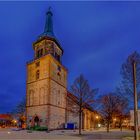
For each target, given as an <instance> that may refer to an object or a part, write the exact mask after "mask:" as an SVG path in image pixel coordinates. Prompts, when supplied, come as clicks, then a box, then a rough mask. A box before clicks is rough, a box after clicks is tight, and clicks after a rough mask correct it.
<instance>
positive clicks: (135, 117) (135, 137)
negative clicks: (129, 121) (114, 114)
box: [132, 61, 139, 140]
mask: <svg viewBox="0 0 140 140" xmlns="http://www.w3.org/2000/svg"><path fill="white" fill-rule="evenodd" d="M132 66H133V90H134V131H135V132H134V140H139V132H138V99H137V88H136V82H137V81H136V62H135V61H133V63H132Z"/></svg>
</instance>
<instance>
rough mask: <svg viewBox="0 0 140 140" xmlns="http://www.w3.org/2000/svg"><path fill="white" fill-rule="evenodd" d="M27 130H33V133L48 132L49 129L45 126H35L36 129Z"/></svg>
mask: <svg viewBox="0 0 140 140" xmlns="http://www.w3.org/2000/svg"><path fill="white" fill-rule="evenodd" d="M27 130H32V131H48V127H45V126H34V127H30V128H29V127H28V128H27Z"/></svg>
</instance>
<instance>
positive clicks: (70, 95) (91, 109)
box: [67, 91, 97, 113]
mask: <svg viewBox="0 0 140 140" xmlns="http://www.w3.org/2000/svg"><path fill="white" fill-rule="evenodd" d="M67 96H68V97H69V98H71V99H72V100H73V101H74V102H75V103H76V104H78V98H77V97H76V96H75V95H74V94H72V93H70V92H69V91H67ZM84 108H86V109H88V110H90V111H93V112H96V113H97V111H95V110H94V109H93V108H92V106H90V105H89V104H88V103H85V105H84Z"/></svg>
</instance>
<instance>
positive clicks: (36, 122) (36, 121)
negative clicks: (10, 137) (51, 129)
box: [34, 116, 39, 126]
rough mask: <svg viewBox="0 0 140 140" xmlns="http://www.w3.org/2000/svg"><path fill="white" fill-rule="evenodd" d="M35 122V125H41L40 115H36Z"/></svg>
mask: <svg viewBox="0 0 140 140" xmlns="http://www.w3.org/2000/svg"><path fill="white" fill-rule="evenodd" d="M34 124H35V126H39V118H38V116H35V118H34Z"/></svg>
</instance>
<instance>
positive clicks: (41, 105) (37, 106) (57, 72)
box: [26, 10, 91, 129]
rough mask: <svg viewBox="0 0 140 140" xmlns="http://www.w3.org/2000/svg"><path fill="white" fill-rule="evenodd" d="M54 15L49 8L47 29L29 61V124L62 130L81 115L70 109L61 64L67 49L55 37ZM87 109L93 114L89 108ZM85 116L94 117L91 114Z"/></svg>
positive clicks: (37, 42) (35, 46)
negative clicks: (66, 124) (64, 50)
mask: <svg viewBox="0 0 140 140" xmlns="http://www.w3.org/2000/svg"><path fill="white" fill-rule="evenodd" d="M52 16H53V14H52V12H51V11H50V10H49V11H48V12H47V13H46V24H45V29H44V32H43V33H42V34H41V35H40V36H39V38H38V39H37V41H36V42H34V43H33V49H34V60H32V61H30V62H28V63H27V81H26V114H27V115H26V117H27V125H31V126H34V125H40V126H47V127H48V128H49V129H58V128H64V125H65V123H67V122H72V121H73V120H75V121H74V123H75V124H77V127H78V118H77V116H75V117H74V114H73V113H72V112H71V111H70V110H68V109H67V108H68V103H67V97H68V93H67V69H66V68H65V67H64V66H63V65H62V63H61V57H62V55H63V49H62V48H61V46H60V44H59V42H58V41H57V39H56V38H55V36H54V33H53V22H52ZM85 112H86V113H85V114H90V113H89V112H90V111H88V110H87V111H86V110H85ZM84 116H85V117H84V118H86V117H87V116H88V117H87V120H90V118H89V116H90V115H84ZM72 117H73V118H72ZM83 120H84V119H83ZM87 120H86V121H85V122H87V123H83V124H84V125H83V126H85V128H89V127H88V126H90V125H91V124H90V121H87ZM87 125H88V126H87ZM90 127H91V126H90Z"/></svg>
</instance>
